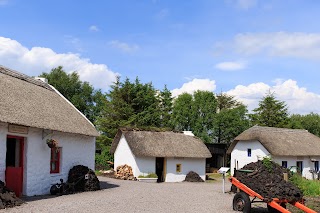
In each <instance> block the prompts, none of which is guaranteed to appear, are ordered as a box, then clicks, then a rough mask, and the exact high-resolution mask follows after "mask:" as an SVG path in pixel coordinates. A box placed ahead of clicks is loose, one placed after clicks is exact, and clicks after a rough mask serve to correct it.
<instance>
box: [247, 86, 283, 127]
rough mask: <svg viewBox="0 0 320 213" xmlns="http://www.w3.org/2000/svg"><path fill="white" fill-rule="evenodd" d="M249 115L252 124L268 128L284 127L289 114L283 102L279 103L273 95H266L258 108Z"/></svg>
mask: <svg viewBox="0 0 320 213" xmlns="http://www.w3.org/2000/svg"><path fill="white" fill-rule="evenodd" d="M253 111H254V114H252V115H251V120H252V123H253V124H258V125H261V126H269V127H286V126H287V125H288V121H289V120H288V119H289V113H288V108H287V105H286V104H285V102H284V101H279V100H277V99H276V98H275V96H274V94H273V93H270V92H269V93H268V94H267V95H266V96H265V97H263V99H262V100H261V101H259V107H257V108H256V109H254V110H253Z"/></svg>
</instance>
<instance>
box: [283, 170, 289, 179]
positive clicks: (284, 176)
mask: <svg viewBox="0 0 320 213" xmlns="http://www.w3.org/2000/svg"><path fill="white" fill-rule="evenodd" d="M283 179H284V180H285V181H288V179H289V178H288V173H286V172H285V173H283Z"/></svg>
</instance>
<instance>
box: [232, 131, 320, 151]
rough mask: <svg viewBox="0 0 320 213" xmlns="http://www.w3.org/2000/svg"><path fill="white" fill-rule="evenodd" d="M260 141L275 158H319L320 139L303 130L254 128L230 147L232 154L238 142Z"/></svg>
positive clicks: (244, 133)
mask: <svg viewBox="0 0 320 213" xmlns="http://www.w3.org/2000/svg"><path fill="white" fill-rule="evenodd" d="M254 140H257V141H259V142H260V143H261V144H262V145H263V146H264V147H265V148H266V149H267V150H268V151H269V152H270V154H272V155H275V156H319V155H320V138H319V137H317V136H315V135H313V134H311V133H310V132H308V131H307V130H302V129H285V128H274V127H261V126H254V127H251V128H249V129H247V130H246V131H244V132H242V133H241V134H240V135H238V136H237V137H236V138H235V139H234V141H233V142H232V144H231V145H230V147H229V149H228V151H227V153H228V154H230V153H231V152H232V150H233V148H234V147H235V146H236V144H237V143H238V141H254Z"/></svg>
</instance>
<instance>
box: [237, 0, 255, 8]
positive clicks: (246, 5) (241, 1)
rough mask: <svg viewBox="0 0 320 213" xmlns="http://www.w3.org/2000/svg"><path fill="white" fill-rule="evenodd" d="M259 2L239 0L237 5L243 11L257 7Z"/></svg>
mask: <svg viewBox="0 0 320 213" xmlns="http://www.w3.org/2000/svg"><path fill="white" fill-rule="evenodd" d="M256 3H257V1H256V0H237V5H238V6H239V7H240V8H241V9H245V10H248V9H250V8H252V7H254V6H255V5H256Z"/></svg>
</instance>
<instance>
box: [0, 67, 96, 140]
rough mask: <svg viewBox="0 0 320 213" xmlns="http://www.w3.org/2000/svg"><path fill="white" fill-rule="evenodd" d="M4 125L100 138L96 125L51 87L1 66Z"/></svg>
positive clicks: (1, 117)
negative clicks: (9, 124)
mask: <svg viewBox="0 0 320 213" xmlns="http://www.w3.org/2000/svg"><path fill="white" fill-rule="evenodd" d="M0 100H1V101H0V122H4V123H11V124H17V125H24V126H29V127H35V128H40V129H49V130H56V131H61V132H67V133H76V134H82V135H88V136H98V135H99V133H98V132H97V130H96V129H95V127H94V126H93V124H92V123H91V122H90V121H89V120H88V119H86V118H85V117H84V115H83V114H82V113H80V112H79V111H78V110H77V109H76V108H75V107H74V106H73V105H72V104H71V103H70V102H69V101H67V100H66V99H65V98H64V97H63V96H62V95H61V94H60V93H59V92H58V91H57V90H55V89H54V88H53V87H52V86H50V85H49V84H47V83H45V82H42V81H40V80H36V79H33V78H31V77H29V76H27V75H24V74H22V73H19V72H17V71H14V70H12V69H9V68H6V67H4V66H0Z"/></svg>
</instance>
